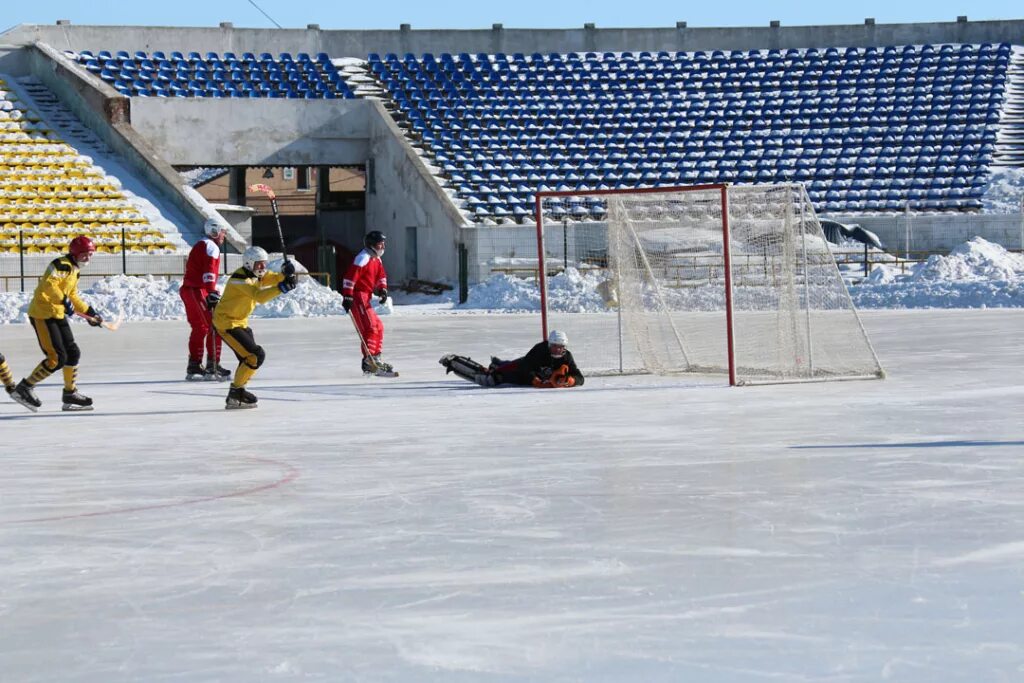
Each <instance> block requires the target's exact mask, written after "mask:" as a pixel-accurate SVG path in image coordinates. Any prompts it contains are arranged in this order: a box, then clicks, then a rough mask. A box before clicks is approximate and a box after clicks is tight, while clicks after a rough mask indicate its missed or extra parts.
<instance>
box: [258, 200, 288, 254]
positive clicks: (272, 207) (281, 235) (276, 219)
mask: <svg viewBox="0 0 1024 683" xmlns="http://www.w3.org/2000/svg"><path fill="white" fill-rule="evenodd" d="M249 192H262V193H263V194H265V195H267V198H268V199H269V200H270V210H271V211H273V212H274V222H275V223H277V239H279V240H280V241H281V258H282V259H283V260H284V261H287V260H288V252H287V251H286V250H285V248H284V231H283V230H281V215H280V214H279V213H278V212H277V195H276V194H274V190H273V188H271V187H270V185H264V184H263V183H256V184H255V185H250V186H249Z"/></svg>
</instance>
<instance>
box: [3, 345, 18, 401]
mask: <svg viewBox="0 0 1024 683" xmlns="http://www.w3.org/2000/svg"><path fill="white" fill-rule="evenodd" d="M0 384H3V385H4V390H5V391H6V392H7V393H8V394H12V398H13V394H14V375H13V374H12V373H11V368H10V366H9V365H7V359H6V358H4V354H2V353H0ZM19 403H20V401H19Z"/></svg>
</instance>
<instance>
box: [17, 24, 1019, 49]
mask: <svg viewBox="0 0 1024 683" xmlns="http://www.w3.org/2000/svg"><path fill="white" fill-rule="evenodd" d="M400 19H401V18H400V17H399V20H400ZM37 40H42V41H45V42H47V43H49V44H50V45H53V46H54V47H56V48H57V49H60V50H79V51H80V50H92V51H97V50H128V51H129V52H133V51H135V50H145V51H147V52H152V51H153V50H163V51H165V52H168V51H171V50H180V51H183V52H188V51H196V52H201V53H204V52H207V51H211V52H224V51H232V52H235V53H239V54H240V53H242V52H254V53H257V54H259V53H260V52H271V53H278V52H291V53H292V54H294V53H296V52H309V53H315V52H326V53H328V54H329V55H331V56H332V57H363V56H365V55H367V54H368V53H370V52H378V53H386V52H395V53H398V54H402V53H405V52H412V53H423V52H432V53H439V52H453V53H456V52H471V53H476V52H490V53H493V52H505V53H514V52H523V53H532V52H542V53H547V52H561V53H565V52H603V51H612V52H620V51H626V50H629V51H639V50H688V51H689V50H752V49H767V48H778V49H788V48H804V47H832V46H834V47H841V46H842V47H845V46H868V45H906V44H918V43H985V42H989V43H993V42H1010V43H1021V42H1024V20H1020V19H1012V20H1001V21H948V22H934V23H911V24H874V23H872V24H867V23H864V24H846V25H835V26H777V27H772V26H760V27H755V26H748V27H743V26H737V27H723V28H696V27H693V28H691V27H688V26H685V22H680V24H679V25H677V26H675V27H669V28H587V27H583V28H567V29H528V28H502V27H499V26H498V25H495V27H494V28H491V29H489V30H488V29H480V30H444V29H427V30H413V29H411V28H400V29H399V30H377V31H347V30H346V31H335V30H321V29H319V28H311V29H246V28H233V27H231V26H230V25H222V26H220V27H217V28H181V27H153V26H78V25H74V24H62V25H39V24H23V25H20V26H16V27H14V28H12V29H10V30H9V31H7V32H5V33H4V34H0V44H12V45H27V44H30V43H32V42H34V41H37Z"/></svg>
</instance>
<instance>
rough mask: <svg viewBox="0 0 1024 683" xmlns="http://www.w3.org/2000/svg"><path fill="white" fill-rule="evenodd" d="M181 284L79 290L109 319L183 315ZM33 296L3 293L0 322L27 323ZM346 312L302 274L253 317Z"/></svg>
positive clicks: (119, 278) (133, 280) (124, 281)
mask: <svg viewBox="0 0 1024 683" xmlns="http://www.w3.org/2000/svg"><path fill="white" fill-rule="evenodd" d="M224 282H225V280H224V279H222V280H221V283H220V284H221V289H223V288H224ZM180 287H181V282H180V281H178V280H164V279H161V278H154V277H151V276H147V277H129V276H125V275H114V276H110V277H106V278H104V279H102V280H100V281H99V282H97V283H96V284H95V285H93V286H92V287H89V288H86V289H82V290H81V292H80V293H81V296H82V300H83V301H85V302H86V303H87V304H90V305H92V306H93V307H95V308H96V310H97V311H99V312H100V313H101V314H103V315H104V316H106V317H108V318H114V317H116V316H117V315H119V314H120V313H121V312H123V313H124V318H125V320H184V319H185V305H184V304H183V303H182V301H181V297H179V296H178V289H179V288H180ZM31 299H32V293H31V292H25V293H22V292H10V293H6V294H0V323H21V322H27V321H28V305H29V302H30V301H31ZM375 301H376V300H375ZM389 303H390V302H389ZM375 310H377V312H378V313H381V314H384V313H388V312H390V309H389V308H387V307H380V308H378V307H376V306H375ZM344 313H345V310H344V309H343V308H342V306H341V294H339V293H338V292H335V291H333V290H330V289H328V288H326V287H324V286H323V285H321V284H319V283H317V282H315V281H313V280H310V279H308V278H301V279H300V280H299V284H298V286H297V287H296V288H295V289H294V290H292V291H291V292H288V293H287V294H282V295H281V296H279V297H277V298H275V299H274V300H272V301H270V302H268V303H266V304H261V305H258V306H257V307H256V310H255V311H253V314H252V317H253V318H292V317H306V318H322V317H325V316H329V315H344Z"/></svg>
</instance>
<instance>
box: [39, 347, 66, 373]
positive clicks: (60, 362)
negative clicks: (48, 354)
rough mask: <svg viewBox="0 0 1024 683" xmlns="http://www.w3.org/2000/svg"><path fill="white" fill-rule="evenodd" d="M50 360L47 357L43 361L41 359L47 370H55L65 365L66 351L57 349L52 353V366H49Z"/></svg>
mask: <svg viewBox="0 0 1024 683" xmlns="http://www.w3.org/2000/svg"><path fill="white" fill-rule="evenodd" d="M50 362H51V361H50V359H49V358H47V359H46V360H45V361H43V364H44V365H46V369H47V370H49V371H50V372H57V371H58V370H60V369H61V368H62V367H64V366H65V365H67V362H68V354H67V352H66V351H57V352H56V353H54V360H53V361H52V362H53V367H50Z"/></svg>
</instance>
